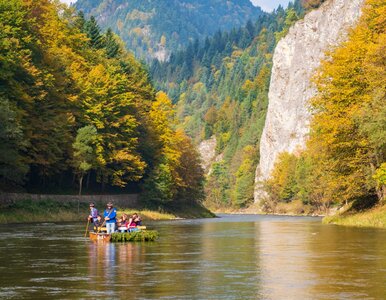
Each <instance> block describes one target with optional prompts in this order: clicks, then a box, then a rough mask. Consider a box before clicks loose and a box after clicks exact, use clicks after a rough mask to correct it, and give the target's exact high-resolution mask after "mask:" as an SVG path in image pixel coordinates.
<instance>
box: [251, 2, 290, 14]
mask: <svg viewBox="0 0 386 300" xmlns="http://www.w3.org/2000/svg"><path fill="white" fill-rule="evenodd" d="M251 2H252V3H253V4H254V5H258V6H260V7H261V8H262V10H264V11H268V12H270V11H272V10H274V9H275V8H277V7H278V6H279V4H281V6H283V7H284V8H286V7H287V5H288V3H289V2H290V0H251Z"/></svg>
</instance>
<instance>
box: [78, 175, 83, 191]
mask: <svg viewBox="0 0 386 300" xmlns="http://www.w3.org/2000/svg"><path fill="white" fill-rule="evenodd" d="M82 184H83V174H82V175H81V176H80V177H79V196H81V195H82Z"/></svg>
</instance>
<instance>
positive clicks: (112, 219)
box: [103, 208, 117, 223]
mask: <svg viewBox="0 0 386 300" xmlns="http://www.w3.org/2000/svg"><path fill="white" fill-rule="evenodd" d="M103 216H104V217H105V218H106V217H109V218H110V220H107V221H106V223H115V222H116V217H117V210H116V209H115V208H112V209H106V210H105V212H104V213H103Z"/></svg>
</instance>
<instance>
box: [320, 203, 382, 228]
mask: <svg viewBox="0 0 386 300" xmlns="http://www.w3.org/2000/svg"><path fill="white" fill-rule="evenodd" d="M323 223H324V224H336V225H344V226H356V227H375V228H386V205H382V206H376V207H373V208H370V209H368V210H365V211H362V212H357V211H354V212H353V211H350V210H348V211H344V212H342V213H338V214H336V215H333V216H328V217H325V218H323Z"/></svg>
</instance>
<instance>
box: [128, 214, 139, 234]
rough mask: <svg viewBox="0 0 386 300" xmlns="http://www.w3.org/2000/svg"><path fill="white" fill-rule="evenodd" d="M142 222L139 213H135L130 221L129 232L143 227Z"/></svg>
mask: <svg viewBox="0 0 386 300" xmlns="http://www.w3.org/2000/svg"><path fill="white" fill-rule="evenodd" d="M141 224H142V220H141V217H140V216H138V214H137V213H134V214H133V215H132V216H131V218H130V219H129V230H133V229H136V227H137V226H141Z"/></svg>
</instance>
